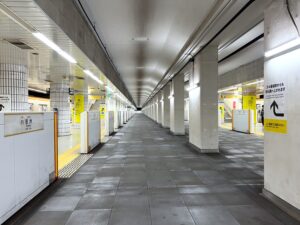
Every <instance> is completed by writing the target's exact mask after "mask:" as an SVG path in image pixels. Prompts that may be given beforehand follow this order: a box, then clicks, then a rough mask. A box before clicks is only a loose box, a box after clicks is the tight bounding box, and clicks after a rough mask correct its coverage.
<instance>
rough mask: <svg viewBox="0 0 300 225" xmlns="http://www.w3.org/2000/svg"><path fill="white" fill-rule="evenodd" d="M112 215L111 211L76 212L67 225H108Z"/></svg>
mask: <svg viewBox="0 0 300 225" xmlns="http://www.w3.org/2000/svg"><path fill="white" fill-rule="evenodd" d="M110 214H111V210H97V209H93V210H75V211H74V212H73V213H72V215H71V217H70V218H69V220H68V222H67V223H66V225H107V224H108V221H109V217H110ZM53 225H54V224H53ZM55 225H56V224H55Z"/></svg>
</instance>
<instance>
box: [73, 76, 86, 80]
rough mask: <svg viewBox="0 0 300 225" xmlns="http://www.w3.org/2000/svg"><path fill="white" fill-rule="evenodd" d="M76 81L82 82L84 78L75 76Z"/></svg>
mask: <svg viewBox="0 0 300 225" xmlns="http://www.w3.org/2000/svg"><path fill="white" fill-rule="evenodd" d="M75 78H76V79H77V80H84V77H79V76H75Z"/></svg>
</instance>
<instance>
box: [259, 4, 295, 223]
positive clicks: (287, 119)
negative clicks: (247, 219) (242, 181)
mask: <svg viewBox="0 0 300 225" xmlns="http://www.w3.org/2000/svg"><path fill="white" fill-rule="evenodd" d="M290 8H291V13H292V16H293V17H294V19H295V22H296V24H297V26H298V28H300V24H299V19H298V17H297V15H299V13H300V2H299V1H290ZM295 39H298V40H299V36H298V33H297V29H296V26H295V25H294V24H293V20H292V19H291V17H290V16H289V14H288V11H287V5H286V4H285V1H282V0H274V1H273V2H272V4H271V5H270V6H269V7H268V8H267V9H266V10H265V52H266V58H265V83H264V85H265V93H264V97H265V105H264V112H265V123H264V124H265V126H264V130H265V137H264V148H265V149H264V157H265V158H264V160H265V165H264V178H265V184H264V189H265V190H264V194H265V195H266V196H267V197H268V198H269V199H271V200H272V201H273V202H275V203H276V204H279V205H281V206H283V208H287V207H289V212H290V213H293V212H295V213H296V214H295V215H298V216H299V209H300V188H299V187H300V163H299V159H300V151H299V146H300V138H299V133H300V126H299V124H300V104H299V96H300V88H299V87H300V65H299V59H300V49H299V45H297V46H296V48H285V49H286V51H284V52H283V51H278V54H276V55H272V56H271V55H270V53H272V52H270V50H274V49H276V48H277V47H281V46H288V44H287V43H290V44H291V43H293V42H291V41H294V40H295ZM267 55H269V57H267ZM297 212H298V213H297ZM298 218H299V217H298Z"/></svg>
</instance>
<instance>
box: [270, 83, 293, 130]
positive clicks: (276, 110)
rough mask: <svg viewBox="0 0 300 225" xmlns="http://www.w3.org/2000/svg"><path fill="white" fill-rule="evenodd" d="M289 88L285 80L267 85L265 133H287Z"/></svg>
mask: <svg viewBox="0 0 300 225" xmlns="http://www.w3.org/2000/svg"><path fill="white" fill-rule="evenodd" d="M286 95H287V87H286V83H285V82H284V81H283V80H280V81H276V80H273V81H269V82H267V83H266V84H265V105H264V113H265V131H267V132H275V133H283V134H285V133H287V106H286V105H287V104H286V99H287V97H286Z"/></svg>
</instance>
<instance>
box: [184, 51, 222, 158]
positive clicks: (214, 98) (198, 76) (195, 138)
mask: <svg viewBox="0 0 300 225" xmlns="http://www.w3.org/2000/svg"><path fill="white" fill-rule="evenodd" d="M192 70H194V71H193V73H192V75H191V76H190V81H189V82H190V88H189V142H190V144H191V145H192V146H194V147H195V148H196V149H198V150H199V151H201V152H205V153H215V152H219V141H218V51H217V46H208V47H206V48H205V49H204V50H203V51H202V52H201V53H200V54H199V55H197V56H196V57H195V61H194V69H192Z"/></svg>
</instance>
